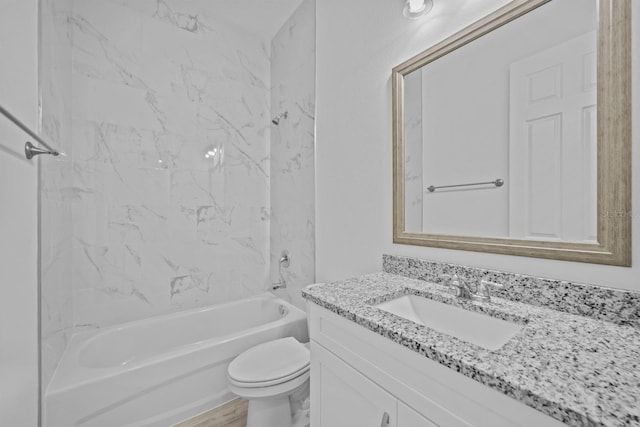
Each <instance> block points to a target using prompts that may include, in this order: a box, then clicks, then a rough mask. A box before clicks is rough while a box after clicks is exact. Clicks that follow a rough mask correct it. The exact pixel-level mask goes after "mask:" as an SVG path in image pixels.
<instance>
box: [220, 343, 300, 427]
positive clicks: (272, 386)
mask: <svg viewBox="0 0 640 427" xmlns="http://www.w3.org/2000/svg"><path fill="white" fill-rule="evenodd" d="M309 361H310V359H309V349H308V348H307V347H306V346H305V345H304V344H301V343H300V342H299V341H298V340H296V339H295V338H293V337H287V338H281V339H278V340H274V341H269V342H266V343H263V344H259V345H257V346H255V347H253V348H250V349H249V350H247V351H245V352H244V353H242V354H240V355H239V356H238V357H236V358H235V359H234V360H233V361H232V362H231V363H230V364H229V368H228V370H227V377H228V380H229V388H230V389H231V391H232V392H233V393H235V394H237V395H238V396H240V397H243V398H245V399H247V400H249V412H248V416H247V427H291V425H292V422H291V405H290V403H289V396H290V395H291V394H293V393H295V392H296V391H298V390H299V389H300V388H302V387H305V386H306V385H307V382H308V381H309Z"/></svg>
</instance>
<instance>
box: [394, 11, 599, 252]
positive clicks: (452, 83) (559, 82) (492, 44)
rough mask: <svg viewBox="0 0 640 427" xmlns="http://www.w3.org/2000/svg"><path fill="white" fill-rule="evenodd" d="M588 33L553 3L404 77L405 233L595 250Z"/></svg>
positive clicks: (575, 15)
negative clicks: (540, 242) (587, 246)
mask: <svg viewBox="0 0 640 427" xmlns="http://www.w3.org/2000/svg"><path fill="white" fill-rule="evenodd" d="M568 23H570V25H568ZM596 28H597V2H596V1H595V0H588V1H585V0H553V1H551V2H549V3H547V4H545V5H543V6H540V7H539V8H537V9H535V10H533V11H531V12H529V13H527V14H525V15H524V16H522V17H519V18H518V19H516V20H514V21H512V22H509V23H508V24H506V25H504V26H502V27H500V28H498V29H496V30H494V31H491V32H490V33H488V34H485V35H484V36H482V37H480V38H478V39H476V40H474V41H473V42H471V43H469V44H467V45H464V46H462V47H460V48H458V49H456V50H454V51H452V52H449V53H447V55H445V56H442V57H440V58H438V59H436V60H434V61H432V62H430V63H428V64H426V65H425V66H423V67H422V68H419V69H417V70H416V71H413V72H410V73H408V74H406V75H405V76H404V122H403V128H404V129H403V130H404V161H405V165H404V166H405V167H404V178H405V183H404V221H405V224H404V225H405V227H404V228H405V231H407V232H416V233H431V234H441V235H457V236H478V237H503V238H516V239H533V240H551V241H567V242H569V241H570V242H595V241H596V222H597V214H596V172H597V167H596V164H595V161H596V151H595V149H596V135H595V129H596V117H595V116H596V115H595V112H596V107H595V102H596V101H595V82H596V70H595V60H596V58H595V54H594V52H595V51H596V35H595V31H596ZM565 53H567V54H568V55H565ZM534 98H535V99H534ZM538 98H539V99H538ZM496 179H504V185H503V186H495V185H493V184H487V185H473V186H461V187H450V188H438V189H436V190H435V191H433V192H430V191H429V190H428V188H429V187H430V186H435V187H439V186H448V185H460V184H474V183H479V182H492V181H494V180H496Z"/></svg>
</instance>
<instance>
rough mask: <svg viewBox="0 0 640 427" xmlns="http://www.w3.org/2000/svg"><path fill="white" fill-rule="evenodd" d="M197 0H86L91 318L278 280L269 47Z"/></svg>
mask: <svg viewBox="0 0 640 427" xmlns="http://www.w3.org/2000/svg"><path fill="white" fill-rule="evenodd" d="M194 5H195V3H193V2H182V1H177V0H174V1H168V0H136V1H133V0H79V1H75V2H74V4H73V15H72V18H71V21H70V24H71V25H70V26H71V30H72V35H73V70H72V76H73V77H72V79H73V94H72V111H73V141H74V147H73V189H72V191H71V192H70V193H71V194H70V197H71V198H72V200H73V218H74V221H73V280H72V283H73V306H74V318H75V323H76V327H78V328H86V327H101V326H105V325H110V324H116V323H120V322H125V321H130V320H134V319H139V318H144V317H148V316H152V315H157V314H162V313H166V312H171V311H175V310H180V309H186V308H191V307H197V306H203V305H209V304H217V303H222V302H225V301H228V300H232V299H237V298H242V297H244V296H248V295H252V294H256V293H260V292H263V291H264V290H265V289H266V285H267V283H268V275H269V272H268V271H269V217H270V214H269V184H270V182H269V180H270V162H269V141H270V136H271V135H270V130H269V129H270V110H269V107H270V105H269V104H270V95H269V94H270V87H269V86H270V62H269V46H268V45H266V44H265V43H264V42H263V41H262V40H261V39H260V38H258V37H257V36H253V35H251V34H248V33H247V32H245V31H242V30H239V29H237V28H235V27H233V26H230V25H228V24H225V23H224V22H222V21H220V22H218V21H216V19H215V18H206V19H203V18H202V17H201V15H199V14H198V12H197V10H194V9H191V8H192V7H195V6H194ZM305 100H306V98H300V101H299V102H300V103H301V104H300V105H301V107H300V109H299V113H296V114H297V116H296V115H294V117H298V118H297V119H294V120H296V121H299V120H301V119H300V116H301V115H302V113H303V111H304V112H305V113H306V112H307V111H308V110H309V108H308V106H307V105H306V104H303V102H305ZM295 106H296V105H295V104H294V105H293V106H292V107H289V108H290V109H291V112H292V113H294V112H295V111H298V110H294V107H295ZM310 111H311V112H310V113H309V114H311V116H312V114H313V109H312V108H311V109H310ZM290 123H294V121H290ZM307 139H308V137H307ZM311 146H312V139H311Z"/></svg>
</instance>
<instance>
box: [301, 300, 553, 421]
mask: <svg viewBox="0 0 640 427" xmlns="http://www.w3.org/2000/svg"><path fill="white" fill-rule="evenodd" d="M308 309H309V310H308V311H309V329H310V336H311V427H360V426H362V427H378V426H381V427H387V426H388V427H469V426H478V427H514V426H522V427H560V426H565V424H563V423H561V422H560V421H558V420H556V419H554V418H551V417H549V416H547V415H545V414H543V413H542V412H539V411H537V410H535V409H533V408H531V407H529V406H526V405H524V404H523V403H521V402H518V401H516V400H514V399H511V398H509V397H508V396H506V395H504V394H502V393H500V392H498V391H496V390H494V389H492V388H489V387H487V386H485V385H483V384H481V383H479V382H477V381H475V380H473V379H471V378H468V377H466V376H464V375H462V374H459V373H457V372H455V371H454V370H452V369H450V368H448V367H446V366H443V365H441V364H439V363H437V362H435V361H432V360H430V359H428V358H427V357H425V356H423V355H420V354H418V353H416V352H414V351H411V350H409V349H407V348H405V347H404V346H401V345H399V344H397V343H395V342H393V341H391V340H390V339H388V338H385V337H383V336H381V335H378V334H376V333H374V332H372V331H370V330H368V329H366V328H365V327H363V326H360V325H358V324H356V323H355V322H352V321H350V320H347V319H345V318H343V317H341V316H338V315H337V314H335V313H332V312H330V311H329V310H326V309H324V308H322V307H319V306H318V305H316V304H312V303H309V304H308Z"/></svg>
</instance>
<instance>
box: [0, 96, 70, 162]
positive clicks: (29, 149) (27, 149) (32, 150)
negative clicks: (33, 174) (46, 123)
mask: <svg viewBox="0 0 640 427" xmlns="http://www.w3.org/2000/svg"><path fill="white" fill-rule="evenodd" d="M0 113H1V114H2V115H3V116H5V117H6V118H7V119H9V120H10V121H11V122H13V124H15V125H16V126H18V127H19V128H20V129H22V130H23V131H24V132H25V133H26V134H27V135H29V136H30V137H31V138H33V139H35V140H36V142H37V143H38V144H40V145H42V146H43V147H45V148H46V150H44V149H42V148H38V147H36V146H34V145H33V144H31V142H27V143H26V144H25V145H24V155H25V156H26V157H27V159H32V158H33V156H37V155H39V154H51V155H52V156H58V155H59V154H60V153H59V152H58V150H55V149H53V148H51V146H50V145H49V144H47V143H46V142H44V141H43V140H42V138H40V137H39V136H38V135H37V134H36V133H35V132H34V131H32V130H31V129H29V127H27V125H25V124H24V123H22V122H21V121H20V120H19V119H18V118H17V117H16V116H14V115H13V114H11V113H10V112H9V111H7V109H6V108H4V107H3V106H2V105H0Z"/></svg>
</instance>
